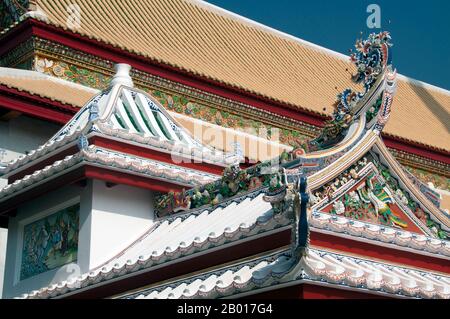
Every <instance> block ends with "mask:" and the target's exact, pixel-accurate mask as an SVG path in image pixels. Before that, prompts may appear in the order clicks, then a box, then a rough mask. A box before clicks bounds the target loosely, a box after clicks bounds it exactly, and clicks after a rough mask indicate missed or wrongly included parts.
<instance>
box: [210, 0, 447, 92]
mask: <svg viewBox="0 0 450 319" xmlns="http://www.w3.org/2000/svg"><path fill="white" fill-rule="evenodd" d="M208 2H210V3H212V4H215V5H217V6H219V7H222V8H224V9H227V10H229V11H232V12H235V13H237V14H240V15H242V16H245V17H247V18H249V19H252V20H255V21H257V22H260V23H262V24H265V25H268V26H270V27H272V28H275V29H278V30H280V31H283V32H286V33H289V34H292V35H294V36H296V37H299V38H301V39H304V40H307V41H310V42H312V43H315V44H318V45H321V46H323V47H326V48H329V49H331V50H334V51H338V52H341V53H344V54H348V50H349V49H350V48H352V47H353V44H354V42H355V39H356V38H357V37H359V35H360V32H361V31H362V32H363V34H364V36H366V35H367V34H369V33H370V32H374V31H377V32H378V31H380V30H381V29H382V30H387V31H390V32H391V35H392V38H393V43H394V47H393V49H394V51H393V59H394V60H393V62H394V65H395V67H396V68H397V69H398V71H399V73H401V74H403V75H406V76H409V77H412V78H414V79H417V80H420V81H424V82H427V83H430V84H433V85H436V86H439V87H442V88H445V89H447V90H450V1H448V0H428V1H406V0H395V1H394V0H390V1H389V0H371V1H366V0H339V1H333V0H313V1H311V0H308V1H304V0H302V1H295V0H208ZM369 4H377V5H379V6H380V8H381V29H369V28H368V27H367V24H366V21H367V17H368V16H369V15H370V13H367V12H366V11H367V6H368V5H369Z"/></svg>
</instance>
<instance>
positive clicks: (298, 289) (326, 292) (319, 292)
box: [243, 283, 388, 299]
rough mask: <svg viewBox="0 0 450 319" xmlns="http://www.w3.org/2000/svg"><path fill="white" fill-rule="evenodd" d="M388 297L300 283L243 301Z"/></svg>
mask: <svg viewBox="0 0 450 319" xmlns="http://www.w3.org/2000/svg"><path fill="white" fill-rule="evenodd" d="M386 298H388V297H386V296H380V295H375V294H370V293H366V292H362V291H350V290H344V289H339V288H333V287H325V286H319V285H314V284H309V283H308V284H306V283H300V284H297V285H293V286H289V287H284V288H279V289H274V290H269V291H265V292H261V293H257V291H256V294H254V295H249V296H246V297H245V298H243V299H386Z"/></svg>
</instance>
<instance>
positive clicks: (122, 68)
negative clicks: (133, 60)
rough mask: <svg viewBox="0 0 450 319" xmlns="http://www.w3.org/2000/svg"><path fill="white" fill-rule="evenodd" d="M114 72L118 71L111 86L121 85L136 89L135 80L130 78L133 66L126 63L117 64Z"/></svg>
mask: <svg viewBox="0 0 450 319" xmlns="http://www.w3.org/2000/svg"><path fill="white" fill-rule="evenodd" d="M114 70H115V71H116V74H115V75H114V77H113V78H112V80H111V85H110V86H114V85H117V84H119V85H125V86H128V87H134V84H133V80H132V79H131V76H130V70H131V65H129V64H126V63H117V64H116V65H115V66H114Z"/></svg>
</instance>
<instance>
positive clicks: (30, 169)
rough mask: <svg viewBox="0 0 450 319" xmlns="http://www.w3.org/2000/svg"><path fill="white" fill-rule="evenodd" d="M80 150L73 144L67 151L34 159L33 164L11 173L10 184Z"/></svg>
mask: <svg viewBox="0 0 450 319" xmlns="http://www.w3.org/2000/svg"><path fill="white" fill-rule="evenodd" d="M78 151H79V150H78V147H77V146H72V147H70V148H68V149H66V150H65V151H62V152H59V153H57V154H55V155H53V156H51V157H49V158H47V159H45V160H42V161H40V159H37V160H35V161H34V164H33V166H30V167H28V168H26V169H24V170H22V171H19V172H18V173H17V174H14V175H11V176H10V177H9V178H8V184H12V183H14V181H16V180H18V179H21V178H23V177H25V176H26V175H30V174H33V173H34V172H36V171H38V170H40V169H43V168H45V167H46V166H47V165H52V164H53V163H55V162H56V161H60V160H62V159H64V158H65V157H66V156H69V155H73V154H75V153H77V152H78Z"/></svg>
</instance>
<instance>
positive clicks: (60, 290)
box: [22, 215, 290, 299]
mask: <svg viewBox="0 0 450 319" xmlns="http://www.w3.org/2000/svg"><path fill="white" fill-rule="evenodd" d="M282 216H284V215H282ZM284 217H285V219H284V220H283V219H280V218H277V217H276V216H272V218H271V220H272V221H273V224H274V225H273V227H276V228H278V227H282V226H283V225H285V224H286V223H288V222H289V221H290V220H289V219H288V218H287V217H286V216H284ZM163 223H164V220H162V221H161V224H160V226H161V225H162V224H163ZM257 225H260V227H261V228H262V229H265V230H266V231H267V230H269V229H272V228H267V226H268V224H266V223H259V222H258V220H256V221H255V223H254V225H253V227H249V228H248V230H249V231H248V232H246V231H244V232H242V234H245V235H246V236H253V235H257V234H258V233H259V232H258V231H255V227H256V226H257ZM158 228H159V227H157V228H156V229H155V231H156V230H157V229H158ZM238 234H239V232H236V233H235V234H233V236H232V237H227V240H228V241H232V242H235V241H238V240H240V239H242V238H241V237H240V236H237V235H238ZM223 236H224V235H223V234H222V235H221V236H220V237H223ZM246 236H244V237H246ZM208 242H209V244H207V245H206V246H205V243H208ZM222 244H223V243H222V242H221V241H216V240H210V238H209V236H208V237H207V238H205V240H204V241H203V242H200V243H197V245H194V246H192V247H187V248H188V249H187V250H190V251H191V252H190V253H189V254H188V255H191V254H194V253H197V252H199V251H201V250H203V249H204V248H205V249H208V248H211V247H216V246H220V245H222ZM190 248H192V249H190ZM182 249H183V247H181V246H178V247H177V248H176V249H175V250H171V251H170V252H168V251H167V250H164V251H162V252H161V254H156V255H153V254H152V255H149V256H147V257H145V258H141V257H143V256H139V257H136V256H135V258H134V260H127V261H126V262H121V263H119V262H116V263H115V264H114V265H113V266H111V265H107V266H103V267H102V268H101V269H96V270H91V271H89V272H87V273H85V274H82V275H81V276H79V277H78V278H76V279H75V280H71V281H70V282H69V281H67V280H65V281H62V282H60V283H58V284H54V285H49V286H48V287H44V288H41V289H39V290H34V291H32V292H30V293H28V294H23V295H22V298H24V299H26V298H51V297H55V296H58V295H61V294H65V293H68V292H70V291H73V290H74V289H77V288H84V287H87V286H90V285H92V284H97V283H100V282H103V281H105V280H110V279H112V278H116V277H118V276H122V275H125V274H128V273H130V272H134V271H137V270H140V269H143V268H149V267H152V266H155V265H158V264H161V263H164V262H166V261H170V260H173V259H174V258H177V256H179V253H183V252H182ZM183 254H184V253H183ZM118 261H119V260H118ZM99 276H103V277H101V278H98V277H99Z"/></svg>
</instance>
